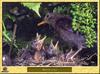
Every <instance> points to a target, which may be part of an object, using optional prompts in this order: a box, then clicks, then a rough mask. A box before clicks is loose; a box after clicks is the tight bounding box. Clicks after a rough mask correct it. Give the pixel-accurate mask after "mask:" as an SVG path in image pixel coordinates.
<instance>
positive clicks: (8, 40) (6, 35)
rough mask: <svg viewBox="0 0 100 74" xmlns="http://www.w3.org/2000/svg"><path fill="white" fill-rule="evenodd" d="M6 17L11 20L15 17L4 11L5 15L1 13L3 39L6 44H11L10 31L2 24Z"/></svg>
mask: <svg viewBox="0 0 100 74" xmlns="http://www.w3.org/2000/svg"><path fill="white" fill-rule="evenodd" d="M8 17H9V18H10V19H12V20H13V21H14V20H15V17H13V16H11V15H9V14H8V13H6V14H5V15H3V23H2V27H3V40H4V42H6V43H7V44H11V41H12V32H11V31H7V30H6V27H5V24H4V21H5V19H6V18H8ZM13 45H14V46H15V47H16V48H17V45H16V44H13Z"/></svg>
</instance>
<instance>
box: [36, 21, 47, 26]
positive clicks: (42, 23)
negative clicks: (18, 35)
mask: <svg viewBox="0 0 100 74" xmlns="http://www.w3.org/2000/svg"><path fill="white" fill-rule="evenodd" d="M46 23H47V22H46V21H42V22H40V23H38V24H37V26H41V25H44V24H46Z"/></svg>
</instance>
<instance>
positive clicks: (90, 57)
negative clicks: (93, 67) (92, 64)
mask: <svg viewBox="0 0 100 74" xmlns="http://www.w3.org/2000/svg"><path fill="white" fill-rule="evenodd" d="M95 55H97V53H94V54H92V55H91V56H90V57H89V58H87V60H90V59H91V58H92V57H93V56H95Z"/></svg>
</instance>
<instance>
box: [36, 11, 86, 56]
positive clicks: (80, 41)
mask: <svg viewBox="0 0 100 74" xmlns="http://www.w3.org/2000/svg"><path fill="white" fill-rule="evenodd" d="M71 22H72V19H71V17H69V16H64V15H61V14H57V13H48V14H46V16H45V17H44V20H43V21H42V22H40V23H39V24H38V26H41V25H42V24H45V23H47V24H49V25H51V26H52V27H53V28H54V29H55V31H56V33H57V34H58V36H59V37H60V38H61V39H62V40H63V41H65V42H66V43H67V45H69V46H70V47H74V46H76V47H77V48H78V51H77V52H76V53H75V55H76V54H78V52H79V51H81V50H82V49H83V48H86V44H85V38H84V36H82V35H80V34H78V33H74V32H73V31H72V30H70V29H71ZM75 55H73V56H72V57H74V56H75Z"/></svg>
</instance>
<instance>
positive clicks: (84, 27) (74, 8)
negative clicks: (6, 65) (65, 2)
mask: <svg viewBox="0 0 100 74" xmlns="http://www.w3.org/2000/svg"><path fill="white" fill-rule="evenodd" d="M94 8H95V7H94V5H93V4H91V3H72V4H71V14H72V17H73V22H72V28H73V30H74V31H78V32H80V33H83V34H84V35H85V39H86V44H87V47H89V48H90V47H93V44H94V43H95V42H96V32H95V31H94V29H95V25H97V24H96V18H95V17H94V16H93V15H95V14H96V12H95V10H94Z"/></svg>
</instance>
